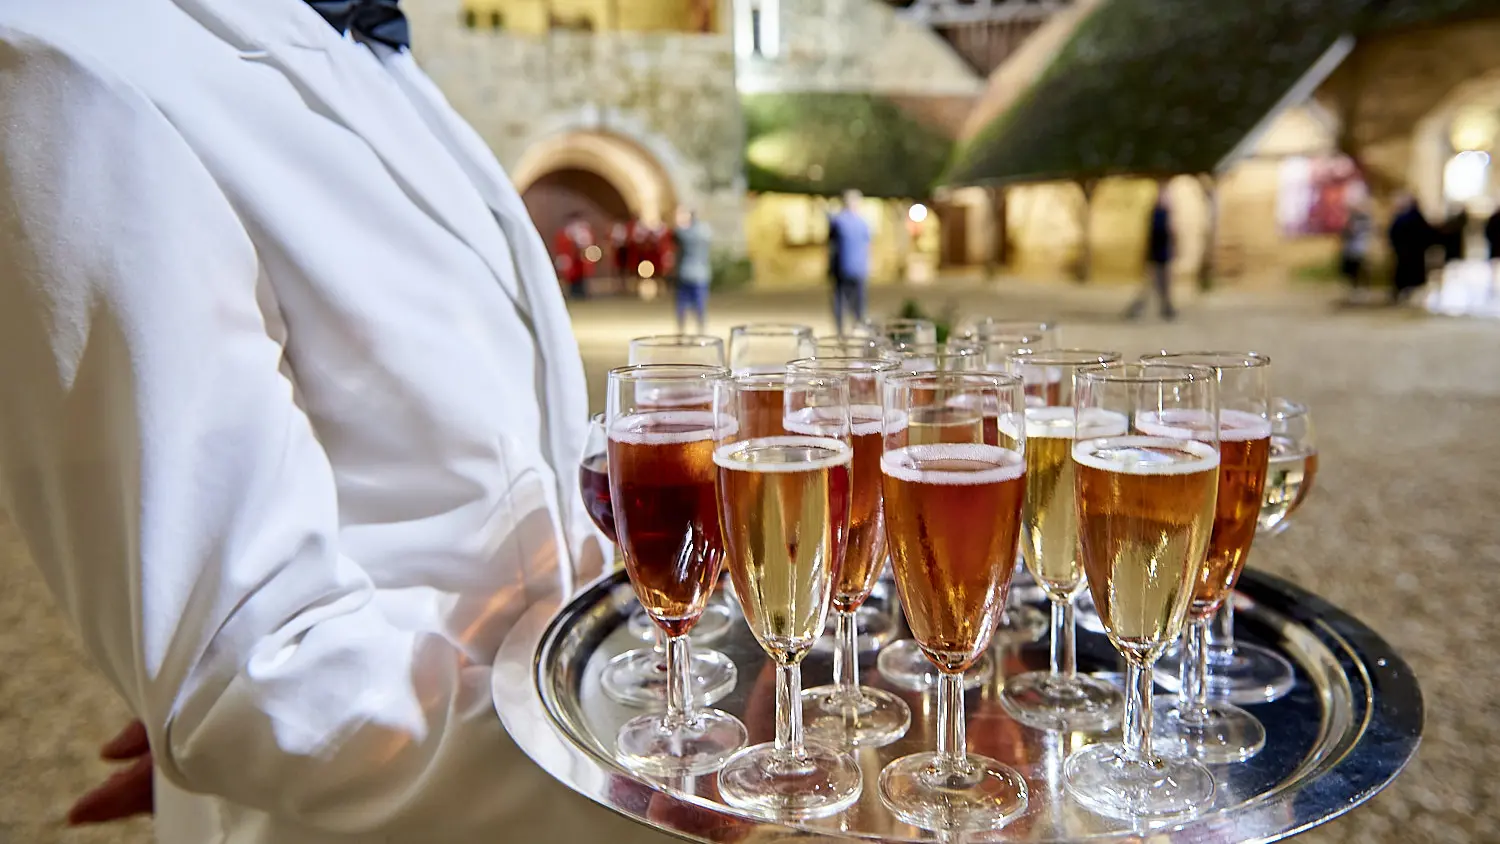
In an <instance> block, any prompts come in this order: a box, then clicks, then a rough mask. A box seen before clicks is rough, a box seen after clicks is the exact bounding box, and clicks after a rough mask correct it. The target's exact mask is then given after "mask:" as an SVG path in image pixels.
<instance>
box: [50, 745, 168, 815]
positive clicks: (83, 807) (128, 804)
mask: <svg viewBox="0 0 1500 844" xmlns="http://www.w3.org/2000/svg"><path fill="white" fill-rule="evenodd" d="M99 756H100V758H102V759H106V760H109V761H111V762H128V763H129V764H128V765H126V766H124V767H122V768H120V769H119V770H116V771H115V772H114V773H113V774H110V776H109V779H107V780H105V781H104V782H103V783H101V784H100V785H99V786H97V787H95V788H94V789H93V790H92V791H90V792H89V793H88V794H85V795H83V796H82V797H80V798H78V802H76V803H74V804H73V807H72V808H70V809H69V810H68V824H69V825H70V826H82V825H84V824H96V823H109V822H111V821H118V820H124V819H125V818H129V817H133V816H135V815H149V814H151V813H152V811H153V810H154V808H155V800H154V796H153V793H152V783H151V745H150V744H149V743H148V742H147V740H146V727H145V726H144V725H143V724H141V722H140V721H131V722H130V723H129V724H126V725H125V729H123V730H121V731H120V734H119V735H117V736H115V737H114V738H112V739H110V740H109V741H107V742H105V743H104V745H103V746H102V747H100V748H99Z"/></svg>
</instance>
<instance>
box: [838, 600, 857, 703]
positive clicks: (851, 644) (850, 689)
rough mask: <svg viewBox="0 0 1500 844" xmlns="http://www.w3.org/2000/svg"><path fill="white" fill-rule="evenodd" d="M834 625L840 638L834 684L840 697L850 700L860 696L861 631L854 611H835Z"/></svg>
mask: <svg viewBox="0 0 1500 844" xmlns="http://www.w3.org/2000/svg"><path fill="white" fill-rule="evenodd" d="M833 623H834V631H835V635H836V636H837V638H838V647H836V648H834V651H833V683H834V685H835V686H838V688H839V695H840V696H841V697H843V698H844V699H846V700H849V699H853V698H854V697H855V696H857V695H858V694H859V630H858V629H856V627H855V623H854V613H853V612H852V611H851V612H845V611H844V610H834V611H833Z"/></svg>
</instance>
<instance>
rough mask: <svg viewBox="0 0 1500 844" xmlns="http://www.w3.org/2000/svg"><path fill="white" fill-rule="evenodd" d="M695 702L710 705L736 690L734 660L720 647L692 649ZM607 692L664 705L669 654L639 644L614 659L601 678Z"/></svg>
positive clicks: (632, 702)
mask: <svg viewBox="0 0 1500 844" xmlns="http://www.w3.org/2000/svg"><path fill="white" fill-rule="evenodd" d="M688 673H689V674H691V675H692V681H693V682H692V690H693V702H694V703H695V704H696V705H699V706H711V705H712V704H713V703H714V702H715V701H718V700H720V699H722V698H723V697H724V696H725V695H727V694H729V693H730V692H732V691H734V685H735V682H736V681H737V679H738V672H737V670H736V669H735V667H734V660H731V659H730V658H729V657H727V656H725V655H723V654H721V653H719V652H718V651H710V650H701V651H693V653H692V658H691V659H690V660H689V661H688ZM599 683H600V686H601V687H602V688H603V689H604V694H605V695H607V696H608V697H609V699H610V700H612V701H614V702H616V703H621V704H624V705H626V706H639V707H643V708H649V709H661V708H664V707H665V706H666V705H667V661H666V657H665V656H664V655H663V654H661V653H658V652H657V651H656V650H654V649H652V648H637V649H635V650H632V651H626V652H625V653H622V654H620V655H619V656H617V657H615V658H614V659H611V660H610V661H609V664H608V665H606V666H604V672H603V674H602V675H601V676H600V678H599Z"/></svg>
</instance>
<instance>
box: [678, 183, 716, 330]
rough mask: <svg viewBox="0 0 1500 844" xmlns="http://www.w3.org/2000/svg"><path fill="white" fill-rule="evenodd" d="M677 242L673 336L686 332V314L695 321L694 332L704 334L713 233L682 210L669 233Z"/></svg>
mask: <svg viewBox="0 0 1500 844" xmlns="http://www.w3.org/2000/svg"><path fill="white" fill-rule="evenodd" d="M672 238H673V240H675V241H676V243H677V263H676V274H675V275H676V278H677V297H676V298H677V333H678V334H686V333H687V312H688V311H690V310H691V311H692V312H693V314H694V316H696V317H697V319H698V333H699V334H704V333H706V332H705V330H704V328H705V326H706V324H707V322H708V287H709V284H710V283H711V282H712V281H713V260H712V258H713V231H712V230H710V229H709V227H708V224H707V223H705V222H703V221H702V220H700V219H698V214H697V212H695V211H691V210H688V209H686V208H683V209H679V210H678V212H677V228H675V229H674V230H673V231H672Z"/></svg>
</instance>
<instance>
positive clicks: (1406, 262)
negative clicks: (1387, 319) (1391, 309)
mask: <svg viewBox="0 0 1500 844" xmlns="http://www.w3.org/2000/svg"><path fill="white" fill-rule="evenodd" d="M1400 208H1401V210H1400V211H1399V212H1397V214H1396V217H1395V219H1393V220H1392V221H1391V229H1390V235H1389V236H1390V242H1391V254H1392V255H1394V256H1395V258H1396V272H1395V277H1394V278H1392V280H1391V281H1392V284H1391V301H1392V302H1399V301H1402V300H1404V299H1406V298H1407V297H1408V296H1410V295H1411V292H1412V291H1413V290H1415V289H1417V288H1418V287H1421V286H1422V285H1424V284H1426V283H1427V250H1428V249H1431V248H1432V247H1433V246H1434V245H1436V243H1437V240H1438V238H1437V232H1436V231H1435V230H1434V229H1433V227H1432V224H1431V223H1428V222H1427V218H1426V217H1424V216H1422V209H1421V208H1420V207H1419V206H1418V205H1417V201H1416V200H1415V199H1411V198H1407V199H1406V200H1405V201H1404V202H1403V204H1402V205H1401V206H1400Z"/></svg>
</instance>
